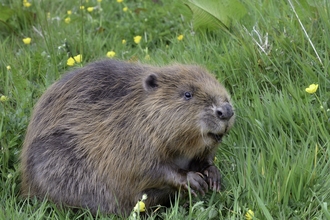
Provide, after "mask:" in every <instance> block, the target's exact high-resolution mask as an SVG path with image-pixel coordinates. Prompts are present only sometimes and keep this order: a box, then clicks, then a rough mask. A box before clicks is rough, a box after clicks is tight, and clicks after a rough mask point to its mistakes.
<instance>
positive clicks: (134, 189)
mask: <svg viewBox="0 0 330 220" xmlns="http://www.w3.org/2000/svg"><path fill="white" fill-rule="evenodd" d="M234 115H235V114H234V109H233V106H232V104H231V100H230V96H229V94H228V93H227V91H226V89H225V88H224V87H223V86H222V85H221V84H220V83H219V82H218V81H217V79H216V78H215V77H214V76H213V75H211V74H210V73H209V72H207V70H205V69H204V68H202V67H199V66H197V65H187V64H186V65H183V64H174V65H169V66H164V67H156V66H151V65H145V64H137V63H127V62H123V61H117V60H111V59H108V60H102V61H96V62H93V63H90V64H88V65H86V66H85V67H82V68H79V69H76V70H73V71H71V72H69V73H68V74H66V75H64V76H63V77H62V78H61V79H60V80H59V81H57V82H55V83H54V84H53V85H51V86H50V88H48V90H47V91H46V92H45V93H44V94H43V95H42V96H41V98H40V99H39V101H38V102H37V104H36V106H35V109H34V112H33V114H32V117H31V120H30V123H29V126H28V129H27V133H26V137H25V140H24V144H23V149H22V153H21V171H22V194H23V195H24V196H36V197H37V198H47V199H48V200H50V201H52V202H54V203H55V204H60V205H61V206H62V205H64V206H69V207H82V208H87V209H89V210H90V211H91V212H92V213H97V212H98V211H99V212H101V213H106V214H108V213H114V214H117V215H128V214H129V213H130V212H131V211H132V209H133V207H134V206H135V204H136V203H137V201H139V200H140V199H141V197H142V195H144V194H146V195H147V199H146V200H145V201H144V202H145V205H146V207H152V206H155V205H164V206H165V205H168V204H169V203H170V201H171V200H172V199H173V198H175V197H176V195H177V192H179V191H180V192H182V191H183V192H188V191H189V192H191V193H192V194H194V195H204V194H205V193H206V192H207V191H208V189H211V190H215V191H219V190H220V172H219V170H218V169H217V168H216V166H215V165H214V164H213V160H214V156H215V154H216V151H217V146H218V144H219V143H220V142H221V140H222V137H223V136H224V135H225V134H226V133H227V132H228V131H229V129H230V128H231V127H232V126H233V123H234V118H235V116H234ZM186 194H187V193H186Z"/></svg>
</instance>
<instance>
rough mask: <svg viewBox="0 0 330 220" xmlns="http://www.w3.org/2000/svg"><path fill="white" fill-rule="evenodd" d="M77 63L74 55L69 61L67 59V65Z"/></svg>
mask: <svg viewBox="0 0 330 220" xmlns="http://www.w3.org/2000/svg"><path fill="white" fill-rule="evenodd" d="M74 64H75V61H74V59H73V58H72V57H70V58H69V59H68V60H67V61H66V65H68V66H73V65H74Z"/></svg>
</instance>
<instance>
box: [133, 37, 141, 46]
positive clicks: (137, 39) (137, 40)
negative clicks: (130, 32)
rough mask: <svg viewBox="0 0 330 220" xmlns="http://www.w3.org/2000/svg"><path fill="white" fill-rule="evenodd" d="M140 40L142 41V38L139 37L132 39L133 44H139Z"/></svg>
mask: <svg viewBox="0 0 330 220" xmlns="http://www.w3.org/2000/svg"><path fill="white" fill-rule="evenodd" d="M141 39H142V37H141V36H139V35H138V36H135V37H134V42H135V43H136V44H139V43H140V41H141Z"/></svg>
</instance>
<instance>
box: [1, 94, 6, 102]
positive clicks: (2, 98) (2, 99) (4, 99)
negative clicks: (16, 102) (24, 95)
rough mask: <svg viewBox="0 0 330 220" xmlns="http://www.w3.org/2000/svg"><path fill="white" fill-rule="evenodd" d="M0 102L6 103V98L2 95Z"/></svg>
mask: <svg viewBox="0 0 330 220" xmlns="http://www.w3.org/2000/svg"><path fill="white" fill-rule="evenodd" d="M0 101H1V102H6V101H8V97H7V96H4V95H2V96H1V97H0Z"/></svg>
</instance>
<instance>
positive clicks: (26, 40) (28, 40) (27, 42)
mask: <svg viewBox="0 0 330 220" xmlns="http://www.w3.org/2000/svg"><path fill="white" fill-rule="evenodd" d="M23 42H24V44H30V43H31V38H30V37H26V38H23Z"/></svg>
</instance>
